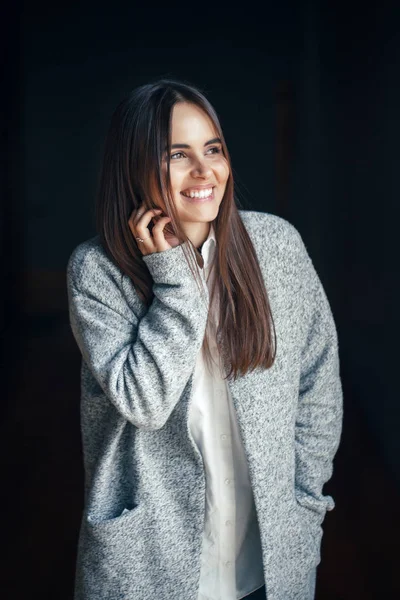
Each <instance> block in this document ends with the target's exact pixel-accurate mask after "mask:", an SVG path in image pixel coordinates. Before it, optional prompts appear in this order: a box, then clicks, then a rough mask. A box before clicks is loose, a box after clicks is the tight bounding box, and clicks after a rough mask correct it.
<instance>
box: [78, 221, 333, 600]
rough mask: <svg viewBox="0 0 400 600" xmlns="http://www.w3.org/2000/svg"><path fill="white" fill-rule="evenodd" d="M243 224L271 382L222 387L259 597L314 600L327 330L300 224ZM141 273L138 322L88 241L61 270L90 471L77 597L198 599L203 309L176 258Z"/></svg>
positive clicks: (261, 375)
mask: <svg viewBox="0 0 400 600" xmlns="http://www.w3.org/2000/svg"><path fill="white" fill-rule="evenodd" d="M239 214H240V217H241V219H242V221H243V223H244V225H245V227H246V229H247V231H248V233H249V236H250V238H251V240H252V243H253V244H254V248H255V251H256V255H257V258H258V261H259V264H260V268H261V271H262V275H263V277H264V281H265V285H266V289H267V292H268V295H269V300H270V304H271V309H272V315H273V319H274V324H275V329H276V336H277V356H276V360H275V363H274V365H273V366H272V367H271V368H270V369H267V370H265V369H263V370H262V369H257V370H255V371H253V373H250V374H247V375H245V376H242V377H239V378H238V379H237V380H236V382H234V381H229V383H228V384H229V388H230V391H231V394H232V398H233V404H234V408H235V410H236V413H237V418H238V423H239V428H240V432H241V436H242V439H243V444H244V448H245V452H246V456H247V459H248V468H249V474H250V480H251V484H252V488H253V493H254V500H255V505H256V511H257V518H258V521H259V526H260V534H261V544H262V554H263V564H264V575H265V585H266V598H267V599H268V600H311V599H312V598H314V586H315V577H316V568H317V565H318V564H319V563H320V561H321V555H320V546H321V539H322V535H323V529H322V527H321V524H322V522H323V520H324V517H325V513H326V511H327V510H332V509H333V508H334V506H335V502H334V500H333V498H332V496H329V495H323V493H322V488H323V485H324V483H325V482H326V481H327V480H329V479H330V477H331V475H332V471H333V459H334V456H335V453H336V451H337V448H338V445H339V442H340V436H341V429H342V417H343V406H342V387H341V380H340V375H339V357H338V340H337V332H336V328H335V324H334V320H333V316H332V312H331V309H330V305H329V303H328V300H327V297H326V294H325V292H324V289H323V287H322V284H321V281H320V279H319V277H318V275H317V273H316V271H315V268H314V266H313V263H312V261H311V259H310V257H309V255H308V252H307V250H306V248H305V245H304V243H303V241H302V238H301V236H300V234H299V233H298V231H297V230H296V229H295V227H294V226H293V225H292V224H290V223H289V222H288V221H286V220H285V219H282V218H280V217H278V216H276V215H273V214H269V213H263V212H257V211H244V210H239ZM185 243H186V242H185ZM143 260H144V261H145V263H146V265H147V267H148V269H149V271H150V273H151V275H152V278H153V281H154V284H153V290H154V298H153V301H152V304H151V305H150V307H149V308H148V309H147V308H146V307H145V305H144V303H142V301H141V300H140V299H139V297H138V295H137V293H136V291H135V288H134V286H133V284H132V281H131V280H130V278H129V277H127V276H126V275H124V274H123V273H122V271H121V270H120V269H119V268H118V267H117V266H116V265H115V264H114V263H113V262H112V261H111V260H110V259H109V258H108V257H107V255H106V253H105V251H104V249H103V248H102V246H101V244H100V241H99V238H98V236H95V237H94V238H91V239H89V240H87V241H85V242H83V243H81V244H80V245H78V246H77V247H76V248H75V250H74V251H73V253H72V254H71V256H70V258H69V261H68V267H67V284H68V299H69V310H70V323H71V328H72V331H73V334H74V337H75V339H76V342H77V344H78V346H79V349H80V351H81V353H82V367H81V431H82V441H83V450H84V469H85V498H84V511H83V515H82V521H81V526H80V532H79V542H78V547H77V563H76V577H75V600H150V599H151V600H197V593H198V582H199V576H200V553H201V541H202V531H203V522H204V510H205V507H204V499H205V475H204V467H203V463H202V458H201V455H200V453H199V451H198V449H197V446H196V445H195V444H194V442H193V438H192V437H191V435H190V431H189V427H188V409H189V406H190V399H191V393H192V385H193V372H194V368H195V362H196V356H197V353H198V352H199V351H200V348H201V346H202V342H203V337H204V333H205V326H206V319H207V311H208V309H207V305H206V304H204V302H201V301H200V300H201V298H200V292H199V290H198V288H197V286H196V283H195V281H194V279H193V277H192V274H191V271H190V268H189V266H188V264H187V262H186V259H185V256H184V253H183V250H182V245H179V246H176V247H174V248H170V249H168V250H166V251H163V252H159V253H154V254H150V255H147V256H144V257H143ZM223 600H230V599H223Z"/></svg>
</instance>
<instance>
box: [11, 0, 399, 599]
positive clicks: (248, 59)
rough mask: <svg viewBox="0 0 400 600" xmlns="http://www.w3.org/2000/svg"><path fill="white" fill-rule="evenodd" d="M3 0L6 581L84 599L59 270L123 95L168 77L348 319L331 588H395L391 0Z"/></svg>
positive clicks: (247, 196) (370, 594)
mask: <svg viewBox="0 0 400 600" xmlns="http://www.w3.org/2000/svg"><path fill="white" fill-rule="evenodd" d="M146 7H148V8H146ZM2 14H3V18H2V19H0V21H1V52H2V54H1V60H2V78H3V83H4V85H3V86H2V90H3V91H2V93H1V94H0V103H1V109H2V111H1V132H2V136H1V158H2V160H1V173H0V177H1V180H0V186H1V187H0V191H1V196H2V200H3V202H2V208H1V211H2V219H1V231H0V234H1V240H0V241H1V251H2V252H1V266H2V283H3V286H2V290H3V291H2V294H1V304H0V307H1V328H2V346H1V349H2V379H1V381H2V385H1V389H2V396H3V397H2V412H1V414H2V417H1V436H0V439H1V453H0V456H1V472H2V483H3V485H2V494H1V496H2V501H3V503H2V517H3V519H2V525H3V526H2V538H3V542H4V543H3V549H4V550H5V554H6V556H5V559H4V558H3V561H2V567H3V573H2V577H1V589H2V597H4V598H10V599H11V598H12V599H13V600H17V599H20V598H21V599H22V598H24V599H25V598H31V597H40V598H41V599H42V600H45V599H47V598H48V599H49V600H50V599H51V600H54V599H55V598H57V599H59V600H64V599H65V600H67V599H71V598H72V590H73V578H74V567H75V555H76V544H77V536H78V528H79V522H80V518H81V511H82V508H83V505H82V503H83V469H82V457H81V451H82V448H81V440H80V429H79V394H80V389H79V388H80V381H79V376H80V373H79V369H80V354H79V350H78V348H77V346H76V344H75V341H74V339H73V337H72V332H71V330H70V326H69V321H68V305H67V295H66V280H65V268H66V264H67V260H68V257H69V255H70V254H71V252H72V250H73V249H74V247H75V246H76V245H77V244H78V243H80V242H81V241H83V240H85V239H87V238H89V237H91V236H92V235H94V234H95V230H94V220H93V216H94V192H95V185H96V178H97V173H98V169H99V164H100V163H99V161H100V157H101V150H102V144H103V141H104V136H105V133H106V131H107V127H108V124H109V120H110V117H111V114H112V112H113V110H114V108H115V107H116V105H117V103H118V102H119V101H120V99H122V97H123V96H124V95H125V94H126V93H127V92H129V91H130V90H131V89H132V88H134V87H136V86H137V85H140V84H142V83H146V82H148V81H149V80H153V79H154V78H156V77H173V78H178V79H184V80H186V81H188V82H189V83H193V84H195V85H198V86H200V88H201V89H202V90H203V91H204V92H205V93H206V95H207V96H208V98H209V99H210V100H211V102H212V103H213V104H214V106H215V107H216V109H217V112H218V114H219V116H220V119H221V122H222V127H223V129H224V132H225V135H226V139H227V142H228V146H229V149H230V152H231V155H232V160H233V166H234V169H235V176H236V181H237V189H238V192H239V199H240V201H241V208H244V209H248V210H260V211H264V212H271V213H274V214H277V215H279V216H281V217H283V218H285V219H287V220H289V221H290V222H291V223H293V225H294V226H295V227H296V228H297V229H298V230H299V232H300V233H301V235H302V237H303V240H304V242H305V244H306V246H307V248H308V251H309V254H310V255H311V257H312V259H313V262H314V265H315V267H316V269H317V271H318V273H319V276H320V278H321V280H322V282H323V285H324V288H325V290H326V293H327V295H328V298H329V300H330V304H331V307H332V311H333V314H334V317H335V321H336V324H337V329H338V335H339V347H340V357H341V374H342V383H343V390H344V425H343V434H342V441H341V445H340V448H339V451H338V453H337V455H336V458H335V464H334V475H333V477H332V479H331V480H330V481H329V482H328V483H327V484H326V486H325V488H324V490H325V492H326V493H330V494H332V495H333V497H334V499H335V501H336V508H335V510H334V511H332V512H329V513H327V516H326V519H325V521H324V524H323V528H324V537H323V542H322V562H321V564H320V565H319V567H318V581H317V599H318V600H321V599H322V600H347V599H349V600H350V599H351V600H357V599H362V600H369V599H383V598H385V599H386V600H390V599H392V598H393V599H395V598H399V597H400V583H399V578H398V575H397V573H398V560H399V558H400V553H399V550H398V547H399V533H400V527H399V510H398V508H399V501H400V436H399V425H400V418H399V417H400V409H399V393H398V389H397V387H398V386H397V383H398V372H399V369H398V366H397V358H398V356H399V352H398V333H399V328H398V319H397V318H396V317H397V303H396V300H397V297H398V295H397V281H398V273H399V268H398V264H397V263H398V259H399V252H398V250H397V240H398V227H397V219H396V216H397V215H396V213H397V211H396V201H398V197H399V185H398V174H399V167H398V162H399V149H398V144H399V139H400V135H399V134H400V119H399V111H398V108H399V106H400V85H399V84H400V75H399V69H400V60H399V59H400V43H399V42H400V39H399V38H400V36H399V31H400V29H399V18H398V17H399V5H398V3H396V2H379V3H372V4H369V3H366V2H352V1H348V2H341V1H339V2H294V1H293V2H290V1H282V2H279V3H271V4H270V3H264V4H263V5H260V6H259V7H258V8H257V7H255V6H254V7H253V6H251V5H250V4H248V3H246V4H245V5H243V4H240V5H238V6H237V7H236V8H235V7H234V6H232V5H231V6H226V7H225V6H223V5H221V4H218V5H217V4H211V3H184V4H183V3H168V4H167V3H164V4H162V5H160V6H157V5H154V4H151V3H145V6H143V5H142V4H140V5H139V4H135V3H131V4H129V5H128V4H122V3H118V2H113V3H110V4H108V5H106V6H103V5H101V4H95V3H92V4H91V3H88V2H86V3H83V4H82V3H81V4H79V5H78V3H76V4H75V5H74V4H65V6H63V5H62V4H59V3H57V5H54V6H51V5H49V6H46V5H45V4H43V5H41V4H40V3H39V4H38V3H35V4H33V3H32V4H28V3H25V4H24V3H14V4H13V5H12V6H9V7H8V8H6V7H5V6H4V7H3V13H2ZM395 309H396V313H395ZM4 592H5V595H3V594H4ZM182 600H184V599H182Z"/></svg>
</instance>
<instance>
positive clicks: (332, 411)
mask: <svg viewBox="0 0 400 600" xmlns="http://www.w3.org/2000/svg"><path fill="white" fill-rule="evenodd" d="M298 241H299V242H300V250H299V259H300V262H299V274H300V277H301V278H302V281H301V285H302V288H303V291H304V296H303V302H304V306H305V314H306V315H307V318H306V328H305V335H304V344H303V347H302V350H301V373H300V385H299V398H298V409H297V417H296V427H295V464H296V471H295V494H296V500H297V502H298V504H300V506H302V507H304V508H306V509H309V510H310V511H311V512H309V513H308V514H309V515H310V516H311V517H313V518H314V519H315V521H316V522H317V523H318V524H321V523H322V521H323V519H324V517H325V513H326V511H327V510H332V509H333V508H334V507H335V502H334V500H333V498H332V496H329V495H324V494H323V493H322V489H323V486H324V484H325V483H326V482H327V481H328V480H329V479H330V478H331V476H332V472H333V459H334V456H335V454H336V451H337V449H338V446H339V442H340V437H341V431H342V419H343V395H342V386H341V379H340V366H339V354H338V350H339V349H338V336H337V331H336V327H335V322H334V319H333V315H332V311H331V307H330V304H329V302H328V299H327V296H326V293H325V291H324V289H323V286H322V283H321V281H320V279H319V277H318V275H317V272H316V270H315V268H314V266H313V263H312V260H311V258H310V256H309V254H308V252H307V250H306V248H305V245H304V243H303V241H302V239H301V237H300V234H298Z"/></svg>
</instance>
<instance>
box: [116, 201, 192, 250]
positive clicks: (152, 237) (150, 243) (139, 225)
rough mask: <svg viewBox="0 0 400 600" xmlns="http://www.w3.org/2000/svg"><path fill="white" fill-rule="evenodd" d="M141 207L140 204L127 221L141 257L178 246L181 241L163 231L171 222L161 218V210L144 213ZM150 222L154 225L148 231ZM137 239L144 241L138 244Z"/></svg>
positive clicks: (167, 218)
mask: <svg viewBox="0 0 400 600" xmlns="http://www.w3.org/2000/svg"><path fill="white" fill-rule="evenodd" d="M143 206H144V205H143V204H141V205H140V206H139V208H137V209H135V210H134V211H133V212H132V213H131V216H130V217H129V221H128V224H129V228H130V230H131V232H132V234H133V236H134V238H135V241H136V243H137V245H138V248H139V249H140V251H141V253H142V254H143V256H147V254H153V253H154V252H164V250H169V249H170V248H174V247H175V246H178V245H179V244H180V243H181V241H180V240H179V239H178V238H177V237H175V236H174V235H171V234H170V233H168V232H167V231H164V227H165V226H166V224H167V223H168V222H169V221H171V217H161V216H160V214H161V213H162V210H161V209H151V210H145V211H144V210H143ZM150 221H153V223H155V225H154V226H153V228H152V230H151V231H150V229H148V225H149V223H150ZM137 237H140V238H142V239H143V240H144V241H143V242H140V241H139V240H137V239H136V238H137Z"/></svg>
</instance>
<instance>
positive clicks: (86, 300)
mask: <svg viewBox="0 0 400 600" xmlns="http://www.w3.org/2000/svg"><path fill="white" fill-rule="evenodd" d="M85 244H86V243H83V244H81V245H80V246H78V247H77V248H76V249H75V251H74V252H73V253H72V255H71V257H70V259H69V261H68V266H67V290H68V302H69V316H70V324H71V329H72V332H73V335H74V337H75V340H76V342H77V344H78V346H79V349H80V351H81V354H82V357H83V359H84V361H85V362H86V364H87V365H88V367H89V369H90V371H91V373H92V374H93V376H94V378H95V379H96V381H97V383H98V384H99V386H100V387H101V389H102V390H103V392H104V394H105V395H106V396H107V398H108V399H109V400H110V401H111V402H112V403H113V404H114V406H115V407H116V409H117V410H118V412H119V413H120V414H121V415H122V416H123V417H124V418H126V419H127V420H128V421H130V422H131V423H132V424H133V425H135V426H136V427H138V428H142V429H147V430H155V429H159V428H161V427H162V426H163V425H164V424H165V423H166V421H167V419H168V418H169V416H170V414H171V412H172V411H173V409H174V407H175V405H176V404H177V402H178V401H179V398H180V397H181V395H182V392H183V391H184V388H185V386H186V384H187V382H188V380H189V377H190V374H191V372H192V371H193V369H194V366H195V361H196V355H197V353H198V351H199V350H200V348H201V345H202V342H203V337H204V331H205V326H206V320H207V313H208V309H207V307H206V303H203V302H201V297H200V292H199V291H198V288H197V286H196V282H195V280H194V278H193V276H192V273H191V270H190V267H189V265H188V263H187V261H186V258H185V256H184V252H183V250H182V247H181V246H182V245H179V246H175V247H173V248H171V249H168V250H166V251H164V252H160V253H154V254H150V255H147V256H144V257H143V258H144V261H145V262H146V264H147V266H148V268H149V271H150V273H151V275H152V277H153V281H154V283H153V292H154V297H153V301H152V303H151V305H150V307H149V308H148V310H147V312H146V313H145V314H144V316H142V318H140V319H139V318H138V317H137V316H136V314H135V313H134V312H133V311H132V310H131V309H130V305H129V304H128V302H127V301H126V298H125V296H124V290H123V289H122V285H121V281H122V276H123V274H122V272H121V271H120V270H119V269H117V267H116V266H115V265H114V264H113V263H112V262H111V261H110V260H109V259H108V258H107V257H106V255H105V253H104V252H103V251H100V250H99V249H98V248H94V249H93V248H89V250H88V249H87V248H85ZM132 293H133V292H132Z"/></svg>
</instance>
